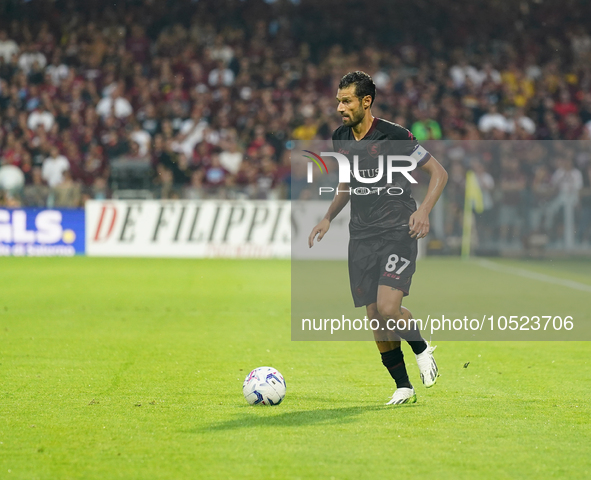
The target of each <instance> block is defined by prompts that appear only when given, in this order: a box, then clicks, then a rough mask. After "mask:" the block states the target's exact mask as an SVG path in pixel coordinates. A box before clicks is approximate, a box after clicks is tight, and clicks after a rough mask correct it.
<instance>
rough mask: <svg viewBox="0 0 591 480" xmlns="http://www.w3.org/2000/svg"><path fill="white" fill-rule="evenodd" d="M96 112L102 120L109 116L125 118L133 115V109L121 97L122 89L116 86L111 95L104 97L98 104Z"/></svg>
mask: <svg viewBox="0 0 591 480" xmlns="http://www.w3.org/2000/svg"><path fill="white" fill-rule="evenodd" d="M96 112H97V113H98V114H99V115H100V116H101V117H102V118H107V117H110V116H111V115H113V116H115V117H116V118H126V117H129V116H130V115H131V114H132V113H133V108H132V107H131V104H130V103H129V101H128V100H127V99H126V98H124V97H123V96H122V87H121V86H117V87H116V88H114V89H113V91H112V92H111V95H109V96H107V97H104V98H103V99H101V100H100V101H99V102H98V104H97V106H96Z"/></svg>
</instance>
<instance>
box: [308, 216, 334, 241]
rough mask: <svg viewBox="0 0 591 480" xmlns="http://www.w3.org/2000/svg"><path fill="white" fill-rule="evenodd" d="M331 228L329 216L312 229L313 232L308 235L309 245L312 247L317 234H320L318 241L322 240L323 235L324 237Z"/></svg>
mask: <svg viewBox="0 0 591 480" xmlns="http://www.w3.org/2000/svg"><path fill="white" fill-rule="evenodd" d="M329 228H330V221H329V220H328V219H327V218H323V219H322V221H321V222H320V223H319V224H318V225H316V226H315V227H314V228H313V229H312V232H311V233H310V236H309V237H308V247H310V248H312V246H313V245H314V238H316V235H318V241H320V240H322V237H324V234H325V233H326V232H328V229H329Z"/></svg>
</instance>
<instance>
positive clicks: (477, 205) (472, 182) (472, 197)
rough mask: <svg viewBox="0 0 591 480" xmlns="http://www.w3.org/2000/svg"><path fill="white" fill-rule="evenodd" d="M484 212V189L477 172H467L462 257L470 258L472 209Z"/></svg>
mask: <svg viewBox="0 0 591 480" xmlns="http://www.w3.org/2000/svg"><path fill="white" fill-rule="evenodd" d="M473 210H474V211H476V213H482V212H483V211H484V202H483V200H482V190H481V189H480V185H478V179H477V178H476V174H475V173H474V172H473V171H472V170H468V171H467V172H466V195H465V198H464V228H463V231H462V258H470V244H471V242H472V218H473V215H472V211H473Z"/></svg>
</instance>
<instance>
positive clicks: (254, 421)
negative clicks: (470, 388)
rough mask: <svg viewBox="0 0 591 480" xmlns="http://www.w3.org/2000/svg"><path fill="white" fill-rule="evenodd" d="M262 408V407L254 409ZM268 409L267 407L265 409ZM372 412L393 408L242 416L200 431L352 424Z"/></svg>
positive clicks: (358, 408)
mask: <svg viewBox="0 0 591 480" xmlns="http://www.w3.org/2000/svg"><path fill="white" fill-rule="evenodd" d="M416 406H420V405H417V404H413V405H404V406H403V407H397V409H398V408H415V407H416ZM253 408H260V407H253ZM263 408H267V407H263ZM370 410H390V411H392V410H393V409H392V407H391V406H386V405H377V406H375V405H374V406H359V407H343V408H329V409H320V410H301V411H295V412H284V413H280V414H279V415H270V416H259V415H252V416H246V415H242V416H240V417H237V418H234V419H232V420H228V421H225V422H219V423H214V424H212V425H209V426H207V427H204V428H202V429H199V430H200V431H203V430H205V431H210V432H211V431H224V430H235V429H239V428H254V427H297V426H304V425H314V424H317V423H328V424H330V423H338V424H342V423H350V422H355V421H357V418H356V417H358V416H359V415H360V414H362V413H365V412H367V411H370Z"/></svg>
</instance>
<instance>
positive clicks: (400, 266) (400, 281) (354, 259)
mask: <svg viewBox="0 0 591 480" xmlns="http://www.w3.org/2000/svg"><path fill="white" fill-rule="evenodd" d="M416 261H417V240H416V239H415V238H411V236H410V234H409V233H408V230H406V229H405V230H399V231H395V232H391V233H389V234H388V235H387V236H384V237H383V238H370V239H363V240H354V239H351V240H350V241H349V281H350V282H351V294H352V295H353V301H354V302H355V306H356V307H363V306H364V305H369V304H370V303H375V302H376V301H377V298H378V285H388V286H390V287H394V288H396V289H397V290H401V291H402V292H403V293H404V296H406V295H408V294H409V291H410V283H411V280H412V276H413V274H414V273H415V269H416Z"/></svg>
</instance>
